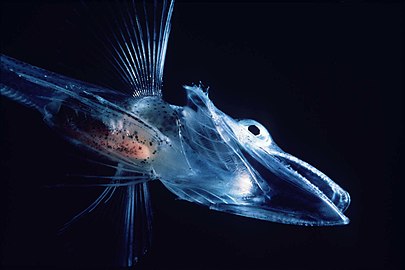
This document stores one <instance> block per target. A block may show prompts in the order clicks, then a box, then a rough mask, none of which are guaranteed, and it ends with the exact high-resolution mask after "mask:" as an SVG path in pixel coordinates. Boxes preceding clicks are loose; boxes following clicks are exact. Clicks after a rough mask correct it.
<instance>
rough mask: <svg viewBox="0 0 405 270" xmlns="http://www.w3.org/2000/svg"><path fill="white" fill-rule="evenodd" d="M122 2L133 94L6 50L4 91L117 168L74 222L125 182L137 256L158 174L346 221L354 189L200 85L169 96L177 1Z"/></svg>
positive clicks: (120, 46)
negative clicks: (181, 100) (223, 107)
mask: <svg viewBox="0 0 405 270" xmlns="http://www.w3.org/2000/svg"><path fill="white" fill-rule="evenodd" d="M124 7H125V8H124V12H123V13H120V14H119V16H117V18H119V19H121V20H122V21H119V22H118V24H117V25H118V30H119V32H118V33H112V35H111V36H112V37H114V39H111V40H108V43H109V44H111V47H112V53H111V55H112V56H113V59H112V60H111V62H112V65H113V67H114V68H115V69H116V70H117V71H118V75H119V76H120V77H121V78H122V80H123V81H124V83H126V84H127V85H129V88H130V89H131V91H132V93H131V94H128V93H123V92H120V91H116V90H111V89H107V88H103V87H99V86H96V85H92V84H88V83H84V82H81V81H77V80H74V79H71V78H68V77H65V76H62V75H58V74H55V73H52V72H49V71H46V70H43V69H40V68H37V67H34V66H31V65H29V64H26V63H23V62H20V61H18V60H15V59H13V58H10V57H7V56H1V84H0V91H1V94H2V95H3V96H6V97H8V98H10V99H13V100H15V101H16V102H19V103H21V104H22V105H24V106H28V107H32V108H33V109H35V110H37V111H38V112H40V113H41V114H42V115H43V117H44V121H45V122H46V123H47V124H48V125H49V126H50V127H52V128H54V129H56V130H57V131H59V132H60V133H61V134H62V135H63V136H64V137H65V138H66V139H68V140H69V141H70V142H72V143H73V144H74V145H76V146H80V147H82V148H83V149H85V150H88V151H92V152H95V153H97V154H99V155H102V156H103V157H104V158H107V159H109V160H110V161H111V163H112V164H113V165H110V166H111V167H113V168H115V169H116V173H115V175H111V176H108V177H107V181H106V179H105V178H106V177H104V178H102V177H100V178H99V179H98V180H99V182H98V183H96V185H99V186H105V190H104V191H103V192H102V193H101V194H100V196H99V197H98V198H97V199H96V200H95V201H94V202H93V203H92V204H91V205H90V206H89V207H87V208H86V209H84V210H83V211H81V212H79V213H78V214H77V215H76V216H75V217H74V218H73V220H72V221H71V222H69V223H68V224H67V225H70V224H71V223H72V222H74V221H75V220H77V219H79V218H81V217H82V216H84V215H85V214H87V213H89V212H91V211H93V210H94V209H95V208H96V207H97V206H98V205H99V204H100V202H107V201H109V200H110V199H111V198H112V196H113V195H114V194H116V193H118V192H121V195H122V196H121V198H120V199H122V198H124V199H122V201H123V204H124V207H123V215H122V223H123V226H122V231H123V233H122V252H121V253H122V256H121V258H120V260H121V264H122V265H126V266H131V265H133V263H134V262H136V261H137V260H138V258H139V256H141V255H143V254H144V253H145V252H146V251H147V250H148V248H149V246H150V233H151V216H152V211H151V206H150V197H149V191H148V182H149V181H152V180H159V181H161V182H162V183H163V184H164V185H165V186H166V187H167V189H168V190H170V191H171V192H172V193H174V194H175V195H176V196H177V197H178V198H180V199H183V200H186V201H189V202H193V203H198V204H201V205H205V206H207V207H209V208H210V209H213V210H217V211H223V212H227V213H231V214H236V215H241V216H246V217H251V218H257V219H262V220H268V221H274V222H281V223H286V224H297V225H320V226H322V225H342V224H347V223H348V222H349V220H348V218H347V217H345V216H344V215H343V212H344V211H345V210H346V209H347V207H348V205H349V203H350V197H349V195H348V193H347V192H345V191H344V190H343V189H342V188H340V187H339V186H338V185H337V184H335V183H334V182H333V181H332V180H331V179H330V178H328V177H327V176H326V175H324V174H323V173H321V172H320V171H318V170H317V169H315V168H314V167H312V166H311V165H309V164H307V163H305V162H303V161H301V160H299V159H297V158H295V157H293V156H291V155H289V154H287V153H285V152H283V151H282V150H281V149H280V148H279V147H278V146H277V145H276V144H275V142H274V141H273V140H272V138H271V136H270V134H269V132H268V131H267V130H266V129H265V127H263V126H262V125H261V124H259V123H257V122H256V121H254V120H235V119H233V118H232V117H230V116H228V115H226V114H225V113H223V112H222V111H220V110H219V109H218V108H216V107H215V106H214V104H213V103H212V101H211V100H210V99H209V97H208V93H207V92H206V91H205V90H204V89H202V88H201V87H198V86H193V87H185V89H186V93H187V105H186V106H183V107H181V106H173V105H170V104H168V103H167V102H165V101H164V100H163V99H162V93H161V87H162V76H163V64H164V58H165V52H166V46H167V40H168V35H169V30H170V18H171V14H172V10H173V1H171V2H170V3H167V1H164V2H163V3H162V5H161V6H159V5H157V3H153V8H152V9H147V8H145V7H143V6H141V7H137V6H136V4H135V3H134V2H130V4H125V6H124ZM156 11H158V12H156ZM151 18H152V19H151ZM142 20H144V22H143V21H142ZM148 20H149V21H148ZM249 127H255V129H256V131H255V132H252V131H250V130H254V129H249ZM118 187H120V189H118Z"/></svg>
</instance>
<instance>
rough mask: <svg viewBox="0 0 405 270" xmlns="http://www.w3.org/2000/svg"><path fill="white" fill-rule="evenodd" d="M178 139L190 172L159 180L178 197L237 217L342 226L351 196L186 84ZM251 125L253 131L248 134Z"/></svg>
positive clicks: (263, 132)
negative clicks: (186, 102)
mask: <svg viewBox="0 0 405 270" xmlns="http://www.w3.org/2000/svg"><path fill="white" fill-rule="evenodd" d="M185 88H186V90H187V96H188V105H187V106H185V107H184V108H183V109H182V118H181V122H182V123H181V128H180V132H179V133H180V138H181V144H182V147H183V150H184V155H185V159H186V161H187V163H188V165H189V170H188V172H186V173H184V174H183V175H179V176H178V177H176V178H175V179H173V180H166V179H163V183H164V184H165V185H166V187H167V188H169V189H170V190H171V191H172V192H174V193H175V194H176V195H177V196H179V197H180V198H181V199H184V200H188V201H191V202H196V203H199V204H203V205H207V206H209V207H210V208H211V209H214V210H218V211H223V212H227V213H232V214H236V215H241V216H246V217H252V218H257V219H262V220H269V221H274V222H280V223H287V224H298V225H319V226H321V225H342V224H347V223H348V222H349V219H348V218H347V217H346V216H344V215H343V212H344V211H345V210H346V209H347V207H348V205H349V203H350V197H349V194H348V193H347V192H346V191H344V190H343V189H342V188H340V187H339V186H338V185H337V184H335V183H334V182H333V181H332V180H331V179H330V178H329V177H327V176H326V175H325V174H323V173H322V172H320V171H319V170H317V169H315V168H314V167H312V166H311V165H309V164H308V163H306V162H304V161H301V160H299V159H298V158H296V157H293V156H291V155H289V154H287V153H285V152H283V151H282V150H281V149H280V148H279V147H278V146H277V145H276V144H275V143H274V141H273V140H272V138H271V136H270V134H269V132H268V131H267V130H266V129H265V128H264V127H263V126H262V125H261V124H259V123H257V122H256V121H254V120H240V121H237V120H235V119H233V118H231V117H229V116H228V115H226V114H225V113H223V112H221V111H220V110H218V109H217V108H216V107H215V106H214V104H213V103H212V102H211V101H210V99H209V98H208V93H207V92H205V91H204V90H203V89H201V88H200V87H197V86H193V87H188V86H187V87H185ZM250 126H254V127H255V128H256V129H257V131H256V132H254V133H252V132H251V131H250V130H249V127H250Z"/></svg>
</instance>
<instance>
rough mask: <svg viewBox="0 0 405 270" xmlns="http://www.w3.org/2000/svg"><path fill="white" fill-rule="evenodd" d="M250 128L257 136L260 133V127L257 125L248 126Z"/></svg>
mask: <svg viewBox="0 0 405 270" xmlns="http://www.w3.org/2000/svg"><path fill="white" fill-rule="evenodd" d="M248 130H249V131H250V133H252V134H253V135H255V136H258V135H260V129H259V128H258V127H257V126H256V125H250V126H248Z"/></svg>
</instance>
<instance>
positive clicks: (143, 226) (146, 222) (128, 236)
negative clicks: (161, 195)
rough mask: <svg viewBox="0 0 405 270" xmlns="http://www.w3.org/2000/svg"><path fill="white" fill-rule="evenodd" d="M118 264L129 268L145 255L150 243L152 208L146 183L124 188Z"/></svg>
mask: <svg viewBox="0 0 405 270" xmlns="http://www.w3.org/2000/svg"><path fill="white" fill-rule="evenodd" d="M124 194H125V195H124V211H123V214H124V215H123V228H122V229H123V233H122V237H123V239H122V251H121V252H120V258H119V261H120V264H121V265H122V266H125V267H131V266H133V265H134V264H136V263H137V262H138V261H139V259H140V258H141V257H142V256H143V255H145V254H146V253H147V252H148V250H149V249H150V247H151V242H152V208H151V202H150V194H149V188H148V183H141V184H135V185H131V186H127V187H125V192H124Z"/></svg>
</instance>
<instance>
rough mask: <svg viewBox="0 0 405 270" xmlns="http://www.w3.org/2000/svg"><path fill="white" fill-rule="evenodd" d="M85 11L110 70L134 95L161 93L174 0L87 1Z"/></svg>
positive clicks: (160, 94) (100, 52)
mask: <svg viewBox="0 0 405 270" xmlns="http://www.w3.org/2000/svg"><path fill="white" fill-rule="evenodd" d="M85 6H86V10H84V12H85V13H86V14H84V15H85V16H83V17H86V18H85V19H88V23H86V24H87V25H90V26H91V34H93V35H94V36H95V37H96V38H97V43H100V44H99V46H98V47H99V48H100V49H101V50H100V51H99V54H101V55H100V56H101V58H103V59H104V60H106V61H107V62H108V63H109V69H110V70H111V72H110V74H112V75H114V76H115V77H116V78H117V79H118V80H119V81H120V82H121V83H122V85H123V87H124V89H122V90H124V91H126V92H129V93H131V94H132V96H134V97H141V96H162V84H163V68H164V63H165V57H166V49H167V44H168V39H169V34H170V24H171V22H170V21H171V16H172V12H173V7H174V1H173V0H163V1H156V0H154V1H124V2H122V1H109V2H105V3H100V2H94V3H91V2H89V3H85Z"/></svg>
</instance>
